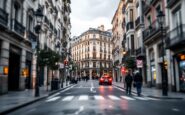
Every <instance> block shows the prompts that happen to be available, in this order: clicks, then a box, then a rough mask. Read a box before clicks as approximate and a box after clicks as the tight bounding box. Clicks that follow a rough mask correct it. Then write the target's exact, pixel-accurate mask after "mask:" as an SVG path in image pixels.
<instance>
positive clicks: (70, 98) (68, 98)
mask: <svg viewBox="0 0 185 115" xmlns="http://www.w3.org/2000/svg"><path fill="white" fill-rule="evenodd" d="M73 98H74V96H67V97H65V98H63V99H62V101H71V100H72V99H73Z"/></svg>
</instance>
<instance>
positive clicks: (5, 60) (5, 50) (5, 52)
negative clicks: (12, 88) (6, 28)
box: [0, 41, 10, 94]
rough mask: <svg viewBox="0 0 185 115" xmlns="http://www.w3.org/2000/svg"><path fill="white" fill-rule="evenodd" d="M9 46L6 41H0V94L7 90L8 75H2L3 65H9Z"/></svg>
mask: <svg viewBox="0 0 185 115" xmlns="http://www.w3.org/2000/svg"><path fill="white" fill-rule="evenodd" d="M9 47H10V44H9V43H8V42H6V41H2V46H1V48H0V49H1V51H0V54H1V55H0V56H1V57H0V68H1V70H0V72H1V74H0V94H4V93H7V92H8V75H3V67H5V66H6V67H8V65H9Z"/></svg>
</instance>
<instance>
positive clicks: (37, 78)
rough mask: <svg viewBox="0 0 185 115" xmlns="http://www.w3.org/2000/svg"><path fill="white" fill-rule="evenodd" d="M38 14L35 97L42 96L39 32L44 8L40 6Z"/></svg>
mask: <svg viewBox="0 0 185 115" xmlns="http://www.w3.org/2000/svg"><path fill="white" fill-rule="evenodd" d="M34 15H35V16H36V21H37V25H36V26H35V32H36V33H37V34H38V38H37V47H36V51H37V53H36V55H37V64H36V74H37V76H36V82H35V97H38V96H40V92H39V76H40V67H39V58H40V57H39V51H40V41H39V34H40V30H41V23H42V18H43V12H42V8H41V7H39V8H38V9H37V10H36V12H35V14H34Z"/></svg>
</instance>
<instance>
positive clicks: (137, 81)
mask: <svg viewBox="0 0 185 115" xmlns="http://www.w3.org/2000/svg"><path fill="white" fill-rule="evenodd" d="M142 82H143V78H142V76H141V74H140V73H139V72H137V73H136V74H135V76H134V84H135V86H136V89H137V95H138V96H141V87H142Z"/></svg>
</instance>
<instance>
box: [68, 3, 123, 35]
mask: <svg viewBox="0 0 185 115" xmlns="http://www.w3.org/2000/svg"><path fill="white" fill-rule="evenodd" d="M71 3H72V4H71V8H72V14H71V23H72V36H78V35H80V34H81V33H82V32H84V31H86V30H87V29H88V28H90V27H94V28H96V27H97V26H99V25H101V24H104V25H105V27H106V29H110V28H111V20H112V18H113V15H114V13H115V11H116V8H117V6H118V3H119V0H71Z"/></svg>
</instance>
